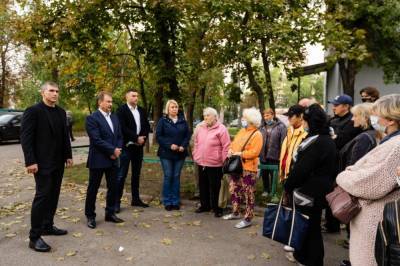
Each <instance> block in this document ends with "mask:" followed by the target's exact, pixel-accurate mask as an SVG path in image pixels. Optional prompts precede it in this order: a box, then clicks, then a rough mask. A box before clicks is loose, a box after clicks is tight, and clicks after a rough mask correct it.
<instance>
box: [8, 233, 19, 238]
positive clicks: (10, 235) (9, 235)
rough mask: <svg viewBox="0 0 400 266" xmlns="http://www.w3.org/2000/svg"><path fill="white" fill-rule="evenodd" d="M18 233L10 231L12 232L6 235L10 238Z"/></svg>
mask: <svg viewBox="0 0 400 266" xmlns="http://www.w3.org/2000/svg"><path fill="white" fill-rule="evenodd" d="M16 235H17V234H15V233H10V234H6V237H8V238H12V237H14V236H16Z"/></svg>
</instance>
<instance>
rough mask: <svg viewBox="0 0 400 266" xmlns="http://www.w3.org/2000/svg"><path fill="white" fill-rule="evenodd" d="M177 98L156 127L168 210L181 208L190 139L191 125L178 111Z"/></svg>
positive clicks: (171, 101) (164, 194) (164, 196)
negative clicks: (181, 189) (182, 172)
mask: <svg viewBox="0 0 400 266" xmlns="http://www.w3.org/2000/svg"><path fill="white" fill-rule="evenodd" d="M178 108H179V105H178V103H177V102H176V101H175V100H168V101H167V103H166V105H165V115H164V116H163V117H161V118H160V120H159V121H158V124H157V129H156V138H157V142H158V144H159V146H158V152H157V155H158V156H159V157H160V162H161V166H162V169H163V172H164V182H163V191H162V201H163V204H164V206H165V209H166V210H167V211H171V210H179V209H180V175H181V170H182V167H183V164H184V162H185V157H186V156H187V155H188V149H187V148H188V146H189V141H190V135H191V133H190V131H189V126H188V124H187V122H186V120H185V117H184V116H183V115H180V114H179V112H178Z"/></svg>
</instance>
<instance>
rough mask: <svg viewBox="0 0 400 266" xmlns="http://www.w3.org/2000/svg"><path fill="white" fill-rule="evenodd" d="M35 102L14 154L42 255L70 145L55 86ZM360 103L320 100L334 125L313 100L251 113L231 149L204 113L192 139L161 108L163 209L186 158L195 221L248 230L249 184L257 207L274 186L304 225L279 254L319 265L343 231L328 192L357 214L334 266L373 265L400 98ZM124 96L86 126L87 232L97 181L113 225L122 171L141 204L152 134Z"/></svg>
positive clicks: (390, 183) (365, 92)
mask: <svg viewBox="0 0 400 266" xmlns="http://www.w3.org/2000/svg"><path fill="white" fill-rule="evenodd" d="M41 93H42V98H43V100H42V101H41V102H40V103H38V104H36V105H34V106H32V107H30V108H28V109H27V110H26V111H25V113H24V116H23V120H22V128H21V144H22V148H23V151H24V156H25V164H26V167H27V171H28V172H29V173H33V174H34V176H35V181H36V194H35V197H34V200H33V204H32V212H31V215H32V219H31V221H32V223H31V230H30V236H29V238H30V243H29V246H30V247H31V248H32V249H34V250H36V251H42V252H45V251H49V250H50V246H49V245H47V243H45V242H44V240H43V239H42V238H41V236H42V235H49V234H51V235H64V234H67V231H66V230H63V229H59V228H57V227H56V226H54V214H55V211H56V208H57V203H58V197H59V193H60V186H61V180H62V176H63V171H64V167H65V166H67V167H69V166H71V165H72V152H71V145H70V137H72V136H70V134H69V128H68V124H69V123H68V122H67V115H66V112H65V111H64V110H63V109H61V108H60V107H58V106H57V105H56V102H57V100H58V93H59V89H58V86H57V84H55V83H52V82H46V83H44V85H43V86H42V88H41ZM360 95H361V100H362V103H361V104H357V105H354V103H353V99H352V97H350V96H348V95H345V94H343V95H339V96H337V97H335V98H334V99H332V100H331V101H328V103H329V104H330V106H332V112H333V116H332V117H329V116H328V114H327V112H326V111H325V110H324V109H323V107H322V106H321V105H320V104H319V103H317V102H316V100H315V99H313V98H304V99H301V100H300V101H299V103H298V104H296V105H293V106H291V107H290V108H289V109H288V111H287V112H286V113H285V114H284V115H286V116H287V117H288V121H289V125H288V126H286V125H285V124H284V123H283V122H282V121H281V120H280V119H279V118H278V117H277V115H276V114H275V111H274V110H273V109H266V110H265V111H264V112H263V116H261V114H260V112H259V110H257V109H255V108H249V109H245V110H244V111H243V115H242V118H241V125H242V128H241V129H240V130H239V131H238V133H237V134H236V135H235V136H234V138H233V139H231V137H230V136H229V133H228V130H227V128H226V127H225V126H224V125H223V124H222V123H221V122H220V121H219V119H218V113H217V111H216V110H215V109H214V108H211V107H207V108H205V109H204V111H203V117H204V120H203V121H202V122H201V123H200V124H199V125H198V126H197V127H196V128H195V129H194V134H193V136H192V135H191V131H190V129H189V125H188V123H187V121H186V120H185V117H184V115H183V113H182V112H180V110H179V105H178V103H177V102H176V101H174V100H168V101H167V103H166V106H165V110H164V115H163V116H162V117H161V118H160V120H159V121H158V124H157V126H156V130H155V134H156V139H157V142H158V144H159V147H158V151H157V155H158V156H159V158H160V162H161V167H162V170H163V186H162V204H163V205H164V207H165V210H166V211H171V210H179V209H180V206H181V199H180V175H181V171H182V168H183V165H184V162H185V158H186V157H187V156H188V155H190V151H191V150H192V154H191V155H192V157H193V160H194V162H195V163H196V167H197V171H196V172H197V173H198V187H199V191H200V205H199V207H198V208H197V209H196V210H195V212H196V213H199V214H200V213H203V212H210V211H212V212H213V213H214V216H215V217H222V219H224V220H233V219H238V220H239V219H240V221H238V223H236V224H235V227H236V228H238V229H242V228H246V227H249V226H251V225H252V219H253V217H254V205H255V191H256V183H257V178H258V175H259V176H260V177H261V179H262V182H263V193H262V196H263V197H266V198H267V197H268V196H269V194H270V192H271V183H273V182H272V179H273V178H277V179H278V180H277V181H278V183H280V184H282V186H283V195H282V197H283V202H284V204H290V202H294V203H295V204H296V206H297V208H298V210H299V211H300V212H301V213H303V214H305V215H307V216H308V217H309V228H308V231H307V234H306V237H305V241H304V244H303V245H302V248H301V249H299V250H294V249H293V248H292V247H290V246H284V250H285V252H286V257H287V258H288V259H289V260H290V261H292V262H297V263H298V264H299V265H309V266H314V265H315V266H318V265H323V261H324V245H323V234H322V233H337V232H340V230H341V225H340V222H339V221H338V220H337V219H336V218H335V217H334V216H333V214H332V212H331V210H330V208H329V206H328V205H327V202H326V199H325V197H326V195H327V194H328V193H330V192H331V191H332V190H333V188H334V187H335V186H336V185H338V186H340V187H341V188H342V189H344V190H345V191H346V192H348V193H349V194H350V195H352V196H354V197H357V198H358V199H359V201H360V204H361V206H362V208H361V212H360V213H359V214H358V215H357V216H356V217H355V218H354V219H353V220H352V221H351V222H350V224H348V225H346V228H347V235H348V238H349V242H347V243H349V244H348V247H347V248H349V254H350V256H349V257H350V261H347V260H344V261H343V262H342V265H354V266H365V265H366V266H369V265H371V266H372V265H376V262H375V259H374V255H373V254H374V250H373V249H374V241H375V233H374V232H375V231H376V225H377V223H378V221H379V219H381V217H382V213H383V208H384V205H385V203H387V202H389V201H391V200H394V199H397V198H399V196H400V190H397V189H396V188H397V187H398V186H399V185H398V184H397V181H396V178H395V177H396V175H397V169H398V167H399V158H400V94H391V95H386V96H383V97H381V98H380V97H379V91H378V90H377V89H376V88H373V87H366V88H364V89H362V90H361V91H360ZM125 96H126V104H124V105H122V106H120V107H119V108H118V110H117V112H116V114H113V113H112V112H111V109H112V95H111V94H109V93H107V92H101V93H99V95H98V97H97V104H98V107H99V108H98V110H97V111H95V112H93V113H92V114H91V115H90V116H88V117H87V119H86V131H87V134H88V136H89V140H90V147H89V155H88V161H87V167H88V168H89V182H88V188H87V197H86V202H85V215H86V217H87V226H88V227H89V228H96V219H95V218H96V213H95V204H96V196H97V192H98V189H99V186H100V183H101V179H102V176H103V175H105V177H106V181H107V199H106V208H105V220H106V221H108V222H114V223H121V222H123V220H122V219H121V218H119V217H118V216H117V214H118V213H119V212H120V211H121V197H122V195H123V191H124V183H125V180H126V176H127V174H128V169H129V166H130V165H131V169H132V171H131V205H132V206H138V207H143V208H146V207H148V206H149V205H148V204H147V203H145V202H143V201H142V200H141V199H140V193H139V187H140V186H139V184H140V182H139V180H140V172H141V167H142V161H143V147H144V145H145V143H146V141H147V139H148V136H149V132H150V125H149V122H148V120H147V114H146V112H145V110H143V109H142V108H141V107H139V106H138V100H139V94H138V92H137V91H135V90H130V91H128V92H127V93H126V95H125ZM191 139H192V140H193V148H192V149H190V143H191V142H190V141H191ZM43 144H46V145H43ZM231 156H240V157H241V161H242V168H243V171H242V173H241V174H239V175H231V176H230V177H229V192H230V194H231V205H232V211H231V212H230V213H227V214H225V215H224V210H223V209H222V208H221V206H219V204H218V199H219V194H220V190H221V179H222V177H223V174H224V173H223V165H224V162H225V160H226V159H227V158H229V157H231ZM260 164H262V165H269V166H274V167H276V169H278V172H277V173H275V172H274V170H263V169H262V170H261V171H258V169H259V165H260ZM271 169H275V168H271ZM242 204H243V205H244V211H243V212H242V210H241V205H242ZM323 214H324V215H325V219H323V218H322V216H323ZM322 220H325V223H324V224H322Z"/></svg>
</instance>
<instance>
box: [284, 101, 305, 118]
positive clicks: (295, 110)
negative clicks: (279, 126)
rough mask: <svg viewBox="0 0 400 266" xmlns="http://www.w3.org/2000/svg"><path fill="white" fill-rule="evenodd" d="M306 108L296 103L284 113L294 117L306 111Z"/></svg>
mask: <svg viewBox="0 0 400 266" xmlns="http://www.w3.org/2000/svg"><path fill="white" fill-rule="evenodd" d="M304 110H305V108H304V107H303V106H301V105H298V104H296V105H292V106H290V107H289V110H288V111H287V112H286V113H284V114H283V115H286V116H288V117H292V116H294V115H297V116H298V115H301V114H302V113H304Z"/></svg>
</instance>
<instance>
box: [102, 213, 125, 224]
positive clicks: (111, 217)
mask: <svg viewBox="0 0 400 266" xmlns="http://www.w3.org/2000/svg"><path fill="white" fill-rule="evenodd" d="M105 220H106V222H112V223H116V224H120V223H123V222H124V220H122V219H121V218H118V217H117V216H116V215H115V214H112V215H106V219H105Z"/></svg>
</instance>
